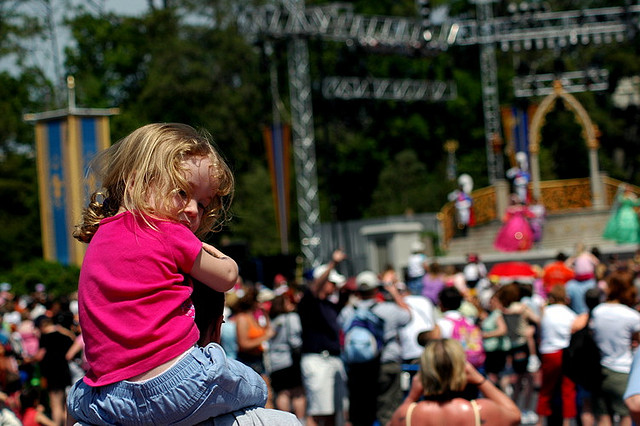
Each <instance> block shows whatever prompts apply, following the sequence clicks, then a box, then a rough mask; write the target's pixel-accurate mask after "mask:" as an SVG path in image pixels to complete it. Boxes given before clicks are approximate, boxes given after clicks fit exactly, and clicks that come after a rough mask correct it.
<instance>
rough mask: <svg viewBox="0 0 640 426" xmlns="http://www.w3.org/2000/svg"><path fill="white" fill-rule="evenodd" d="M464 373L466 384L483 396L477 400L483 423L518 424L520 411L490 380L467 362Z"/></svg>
mask: <svg viewBox="0 0 640 426" xmlns="http://www.w3.org/2000/svg"><path fill="white" fill-rule="evenodd" d="M465 372H466V373H467V383H469V384H472V385H475V386H477V387H478V389H479V390H480V392H482V394H483V395H484V396H485V398H483V399H479V400H478V404H479V405H480V415H481V416H482V420H483V423H486V424H494V425H514V426H515V425H519V424H520V409H519V408H518V406H517V405H516V404H515V403H514V402H513V400H512V399H511V398H509V397H508V396H507V394H505V393H504V392H502V391H501V390H500V389H498V388H497V387H495V385H494V384H493V383H491V380H487V378H486V377H484V376H483V375H482V374H480V373H479V372H478V370H476V369H475V368H474V367H473V366H472V365H471V364H469V363H468V362H467V363H466V365H465Z"/></svg>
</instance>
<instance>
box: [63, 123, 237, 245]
mask: <svg viewBox="0 0 640 426" xmlns="http://www.w3.org/2000/svg"><path fill="white" fill-rule="evenodd" d="M212 143H213V142H212V139H211V136H210V135H209V134H208V133H207V132H206V131H204V130H200V131H197V130H195V129H194V128H192V127H191V126H188V125H186V124H180V123H155V124H148V125H146V126H143V127H140V128H139V129H137V130H134V131H133V132H132V133H131V134H129V135H128V136H126V137H125V138H123V139H121V140H120V141H118V142H117V143H116V144H114V145H112V146H111V147H109V148H108V149H106V150H104V151H102V152H100V153H99V154H98V155H97V156H96V157H95V158H94V159H93V160H92V162H91V165H90V169H91V170H92V171H93V173H94V174H95V179H96V181H98V182H100V185H101V188H99V189H97V190H96V191H95V192H94V193H93V194H92V195H91V199H90V202H89V205H88V206H87V207H86V208H85V209H84V211H83V215H82V222H81V223H80V224H78V225H77V226H76V229H75V231H74V233H73V236H74V237H75V238H76V239H78V240H80V241H82V242H86V243H88V242H89V241H91V238H93V235H94V234H95V232H96V231H97V230H98V226H99V225H100V221H101V220H102V219H104V218H105V217H109V216H113V215H115V214H116V213H117V212H118V209H119V208H120V207H121V206H122V207H124V208H126V209H127V210H129V211H132V212H133V213H135V214H139V215H140V216H141V217H142V218H143V219H144V220H145V221H146V222H147V224H149V225H150V226H152V225H151V223H150V222H149V221H148V220H147V219H146V217H148V216H154V217H157V218H161V219H167V220H177V219H178V218H177V215H178V214H180V213H181V212H182V210H180V211H178V212H177V213H176V212H175V204H174V199H175V196H176V194H178V193H182V192H183V193H185V194H186V195H187V197H189V198H190V197H191V193H192V188H191V186H190V185H189V182H188V179H187V176H186V174H185V170H186V167H185V165H184V163H183V162H184V161H185V160H187V159H189V158H191V157H207V158H209V160H210V161H211V163H212V165H213V167H212V168H211V170H210V178H211V179H213V180H215V182H216V185H217V188H218V190H217V192H216V194H215V195H213V196H212V200H211V203H209V205H208V206H205V210H204V213H203V215H202V220H201V222H200V226H199V228H198V229H197V230H196V235H198V236H199V237H202V236H204V235H206V234H207V233H209V232H211V231H214V230H216V229H217V228H218V227H219V226H220V225H222V224H223V223H224V222H225V221H226V220H228V218H229V206H230V204H231V199H232V196H233V189H234V179H233V174H232V173H231V170H230V169H229V166H228V165H227V164H226V162H225V161H224V159H223V158H222V156H221V155H220V154H219V153H218V151H217V150H216V149H215V148H214V147H213V145H212ZM152 227H153V226H152Z"/></svg>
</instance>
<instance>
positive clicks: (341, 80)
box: [322, 77, 457, 102]
mask: <svg viewBox="0 0 640 426" xmlns="http://www.w3.org/2000/svg"><path fill="white" fill-rule="evenodd" d="M322 95H323V96H324V97H325V98H327V99H332V98H336V99H346V100H348V99H383V100H392V101H432V102H438V101H447V100H451V99H455V98H456V95H457V90H456V85H455V83H454V82H452V81H431V80H413V79H389V78H364V79H362V78H358V77H327V78H325V79H323V80H322Z"/></svg>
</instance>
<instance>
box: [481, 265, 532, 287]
mask: <svg viewBox="0 0 640 426" xmlns="http://www.w3.org/2000/svg"><path fill="white" fill-rule="evenodd" d="M488 275H489V279H490V280H491V281H499V282H510V281H523V282H531V281H533V279H534V278H535V277H536V276H537V272H536V270H535V269H533V266H532V265H530V264H528V263H527V262H520V261H512V262H501V263H496V264H495V265H493V267H492V268H491V269H490V270H489V274H488Z"/></svg>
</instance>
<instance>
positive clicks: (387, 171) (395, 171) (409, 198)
mask: <svg viewBox="0 0 640 426" xmlns="http://www.w3.org/2000/svg"><path fill="white" fill-rule="evenodd" d="M427 185H428V181H427V168H426V166H425V165H424V164H423V163H422V162H420V161H419V160H418V156H417V155H416V153H415V152H414V151H412V150H409V149H407V150H405V151H402V152H400V153H398V154H397V155H396V156H395V157H394V159H393V162H391V163H389V164H387V165H386V166H385V167H384V168H383V169H382V170H381V171H380V175H379V178H378V186H377V187H376V189H375V190H374V192H373V197H372V203H371V207H370V208H369V216H372V217H376V216H391V215H398V214H407V213H411V212H420V211H426V210H427V206H429V204H430V203H429V194H428V193H427V192H426V191H425V190H426V188H427Z"/></svg>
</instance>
